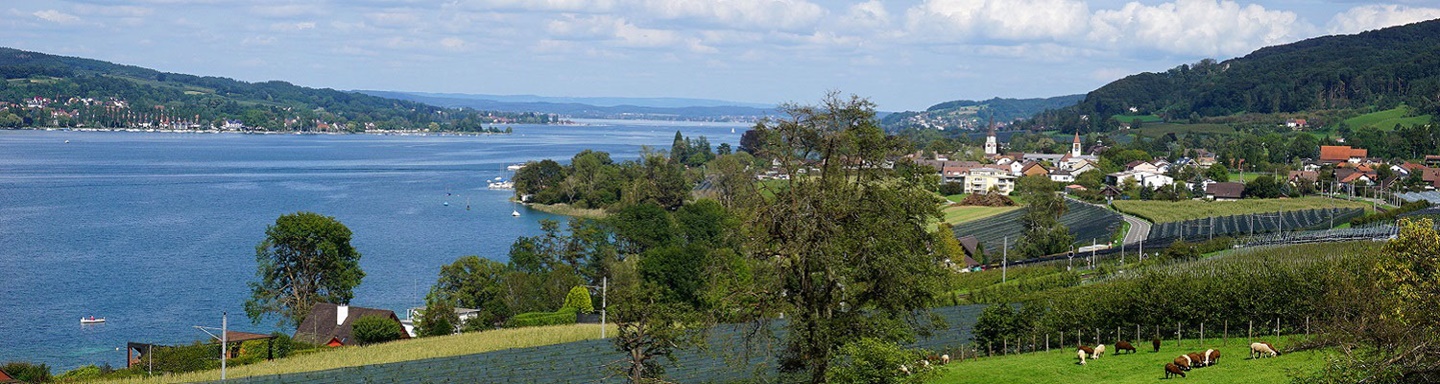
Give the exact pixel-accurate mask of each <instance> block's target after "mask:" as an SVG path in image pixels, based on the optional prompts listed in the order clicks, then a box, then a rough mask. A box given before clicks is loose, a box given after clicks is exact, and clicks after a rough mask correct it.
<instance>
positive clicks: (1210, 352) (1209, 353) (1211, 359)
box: [1205, 349, 1220, 367]
mask: <svg viewBox="0 0 1440 384" xmlns="http://www.w3.org/2000/svg"><path fill="white" fill-rule="evenodd" d="M1215 364H1220V350H1218V349H1207V350H1205V366H1207V367H1208V366H1211V365H1215Z"/></svg>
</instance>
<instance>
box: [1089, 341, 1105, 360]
mask: <svg viewBox="0 0 1440 384" xmlns="http://www.w3.org/2000/svg"><path fill="white" fill-rule="evenodd" d="M1104 355H1105V344H1100V345H1097V346H1095V354H1094V355H1090V358H1091V359H1099V358H1100V356H1104Z"/></svg>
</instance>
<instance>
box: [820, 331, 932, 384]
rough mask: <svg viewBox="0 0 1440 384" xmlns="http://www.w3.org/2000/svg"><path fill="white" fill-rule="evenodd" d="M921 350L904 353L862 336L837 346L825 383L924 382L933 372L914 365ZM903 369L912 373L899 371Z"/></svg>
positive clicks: (885, 342) (890, 344)
mask: <svg viewBox="0 0 1440 384" xmlns="http://www.w3.org/2000/svg"><path fill="white" fill-rule="evenodd" d="M924 355H925V352H924V351H919V350H907V349H905V348H903V347H901V346H900V344H896V343H893V342H888V341H881V340H879V339H875V338H870V337H865V338H861V339H860V340H857V341H853V342H850V343H847V344H845V345H844V346H841V347H840V350H839V351H838V353H836V354H835V357H834V360H833V361H832V362H831V363H830V369H829V370H828V371H826V372H825V381H827V382H831V383H923V382H925V381H926V379H929V378H930V377H931V376H932V374H933V373H934V370H933V369H929V368H926V367H924V366H921V365H920V364H918V363H917V362H918V361H920V359H921V358H923V357H924ZM901 366H905V369H908V370H909V371H910V373H911V374H909V375H907V374H905V372H903V371H901V370H900V367H901Z"/></svg>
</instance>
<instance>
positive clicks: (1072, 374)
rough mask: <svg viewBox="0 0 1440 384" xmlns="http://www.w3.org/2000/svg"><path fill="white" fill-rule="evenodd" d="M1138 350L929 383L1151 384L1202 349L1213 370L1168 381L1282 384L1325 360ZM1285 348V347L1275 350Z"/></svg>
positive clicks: (1006, 359)
mask: <svg viewBox="0 0 1440 384" xmlns="http://www.w3.org/2000/svg"><path fill="white" fill-rule="evenodd" d="M1142 344H1144V345H1143V346H1142V345H1136V348H1139V349H1140V351H1139V352H1137V353H1134V354H1129V353H1126V354H1120V355H1116V354H1114V352H1113V348H1114V346H1113V345H1107V348H1111V349H1112V351H1107V353H1106V354H1105V356H1102V357H1101V358H1100V359H1099V360H1093V359H1091V360H1087V362H1086V364H1085V365H1083V366H1082V365H1079V364H1076V362H1077V361H1078V360H1077V359H1076V358H1075V349H1073V348H1063V349H1058V350H1052V351H1050V352H1036V353H1027V354H1018V355H1010V356H1001V357H990V358H982V359H978V360H969V361H963V362H959V363H954V362H952V363H951V364H949V365H946V366H944V367H940V368H939V369H940V372H939V375H938V377H936V378H935V379H933V380H930V382H931V383H943V384H959V383H1117V384H1124V383H1154V382H1157V381H1162V382H1163V381H1168V380H1163V379H1164V377H1165V371H1164V367H1165V363H1168V362H1170V361H1172V360H1174V359H1175V357H1176V356H1179V355H1180V354H1182V353H1187V352H1197V353H1204V352H1205V350H1206V349H1210V348H1215V349H1219V350H1220V362H1219V363H1218V364H1215V365H1213V366H1209V367H1204V368H1195V369H1192V370H1190V371H1189V372H1186V373H1185V374H1186V377H1185V378H1179V377H1176V378H1172V379H1170V380H1177V381H1178V382H1190V381H1194V382H1204V383H1245V384H1253V383H1286V382H1289V381H1290V379H1291V377H1292V376H1293V375H1305V374H1309V373H1310V372H1313V371H1315V370H1318V369H1320V368H1321V367H1322V366H1323V365H1324V363H1325V360H1326V353H1327V352H1324V351H1303V352H1295V353H1285V354H1282V355H1280V356H1277V357H1273V358H1263V359H1253V360H1252V359H1249V350H1250V349H1249V342H1247V341H1245V340H1244V339H1241V338H1235V339H1230V340H1229V343H1228V345H1226V346H1221V345H1220V344H1221V341H1220V339H1209V340H1206V343H1205V344H1206V345H1205V346H1201V345H1199V343H1198V342H1197V341H1196V340H1185V341H1184V342H1183V346H1181V347H1176V346H1175V342H1174V341H1170V342H1168V343H1166V344H1165V345H1162V346H1161V347H1160V352H1159V353H1155V352H1152V351H1151V349H1150V348H1151V347H1150V343H1148V342H1146V343H1142ZM1277 346H1279V347H1280V348H1284V344H1283V343H1281V344H1277Z"/></svg>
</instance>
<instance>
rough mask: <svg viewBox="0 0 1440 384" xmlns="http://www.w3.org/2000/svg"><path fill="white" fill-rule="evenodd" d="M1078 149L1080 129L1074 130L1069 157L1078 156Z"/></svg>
mask: <svg viewBox="0 0 1440 384" xmlns="http://www.w3.org/2000/svg"><path fill="white" fill-rule="evenodd" d="M1080 155H1081V151H1080V130H1078V129H1077V130H1075V141H1074V142H1071V143H1070V157H1079V156H1080Z"/></svg>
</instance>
